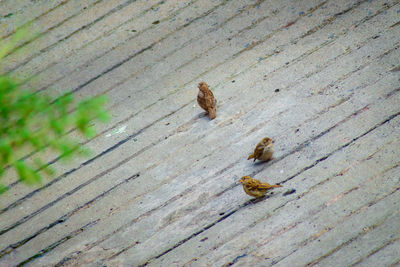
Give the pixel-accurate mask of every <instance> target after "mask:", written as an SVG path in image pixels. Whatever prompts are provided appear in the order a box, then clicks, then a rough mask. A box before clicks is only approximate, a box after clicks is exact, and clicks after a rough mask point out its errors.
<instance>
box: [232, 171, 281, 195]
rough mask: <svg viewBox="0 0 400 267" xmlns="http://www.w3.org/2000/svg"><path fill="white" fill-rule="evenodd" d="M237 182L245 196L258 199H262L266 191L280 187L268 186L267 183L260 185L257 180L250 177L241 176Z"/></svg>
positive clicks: (277, 185)
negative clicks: (241, 186)
mask: <svg viewBox="0 0 400 267" xmlns="http://www.w3.org/2000/svg"><path fill="white" fill-rule="evenodd" d="M239 182H240V183H241V184H242V185H243V189H244V191H245V192H246V194H248V195H250V196H252V197H256V198H260V197H263V196H264V195H265V194H266V193H267V191H269V190H271V189H272V188H276V187H282V186H281V185H279V184H275V185H270V184H268V183H262V182H260V181H259V180H257V179H253V178H251V177H250V176H243V177H242V178H241V179H240V180H239Z"/></svg>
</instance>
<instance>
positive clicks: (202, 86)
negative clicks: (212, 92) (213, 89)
mask: <svg viewBox="0 0 400 267" xmlns="http://www.w3.org/2000/svg"><path fill="white" fill-rule="evenodd" d="M197 87H198V88H199V89H200V91H203V90H207V89H208V85H207V84H206V83H205V82H200V83H199V85H198V86H197Z"/></svg>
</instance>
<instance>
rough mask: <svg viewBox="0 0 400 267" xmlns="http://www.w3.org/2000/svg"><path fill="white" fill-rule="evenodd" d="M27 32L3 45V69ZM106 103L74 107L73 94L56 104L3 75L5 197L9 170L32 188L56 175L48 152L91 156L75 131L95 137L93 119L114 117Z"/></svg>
mask: <svg viewBox="0 0 400 267" xmlns="http://www.w3.org/2000/svg"><path fill="white" fill-rule="evenodd" d="M24 32H25V30H24V29H22V30H18V31H17V32H16V33H15V34H14V36H13V38H12V39H11V40H10V41H8V42H7V43H6V44H4V45H2V44H1V43H0V65H1V63H2V59H4V57H6V56H7V55H8V54H9V53H10V52H11V53H12V51H13V49H14V48H15V45H16V44H17V43H18V42H20V40H21V39H22V38H24ZM17 75H18V74H17ZM106 101H107V99H106V97H105V96H101V97H95V98H91V99H86V100H83V101H81V102H79V103H77V104H74V103H75V101H74V99H73V96H72V95H71V94H65V95H63V96H61V97H59V98H57V99H56V100H55V101H52V100H51V99H50V97H49V96H46V95H45V94H42V93H37V92H34V91H33V90H23V89H22V88H21V86H20V83H19V82H18V81H17V79H16V78H14V77H11V76H10V75H2V76H0V193H3V192H5V191H6V190H7V187H6V186H5V185H4V183H3V182H1V180H2V178H3V176H4V174H5V170H6V169H7V168H14V169H15V170H16V172H17V174H18V176H19V179H20V181H22V182H24V183H26V184H29V185H34V184H39V183H40V182H41V180H42V177H43V175H46V176H52V175H53V174H54V170H53V169H52V168H51V166H49V164H48V163H46V162H44V161H43V159H42V158H41V156H40V155H41V154H44V153H42V152H46V151H48V150H52V151H55V152H56V153H57V155H59V157H58V158H59V159H71V158H73V157H75V156H79V155H87V154H88V151H87V150H86V149H84V148H83V147H82V146H81V144H80V143H79V142H78V141H77V140H75V139H74V138H72V137H71V136H70V135H69V133H70V132H71V131H72V130H74V129H76V130H77V131H78V132H80V133H82V134H83V135H84V136H85V137H87V138H91V137H94V136H95V135H96V132H95V129H94V126H93V121H94V120H100V121H103V122H105V121H107V120H108V118H109V116H108V113H107V112H106V110H105V109H104V106H105V103H106ZM31 152H33V153H31ZM28 153H31V154H29V156H28V157H26V155H27V154H28ZM22 155H25V158H24V157H22Z"/></svg>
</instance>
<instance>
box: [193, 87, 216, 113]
mask: <svg viewBox="0 0 400 267" xmlns="http://www.w3.org/2000/svg"><path fill="white" fill-rule="evenodd" d="M197 87H198V88H199V93H198V94H197V103H199V106H200V107H201V108H202V109H204V110H205V111H206V113H207V114H208V116H209V117H210V120H213V119H215V117H217V100H216V99H215V98H214V94H213V93H212V92H211V90H210V89H209V88H208V85H207V84H206V83H205V82H201V83H199V85H198V86H197Z"/></svg>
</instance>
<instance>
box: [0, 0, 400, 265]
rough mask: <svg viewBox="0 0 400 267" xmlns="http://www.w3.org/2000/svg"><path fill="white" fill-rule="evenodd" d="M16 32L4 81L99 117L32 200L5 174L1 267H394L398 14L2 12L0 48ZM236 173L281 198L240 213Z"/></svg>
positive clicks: (178, 6) (210, 5)
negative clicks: (212, 99) (17, 80)
mask: <svg viewBox="0 0 400 267" xmlns="http://www.w3.org/2000/svg"><path fill="white" fill-rule="evenodd" d="M10 13H12V14H13V15H12V16H7V17H4V16H6V15H8V14H10ZM29 21H33V24H32V27H33V28H34V29H35V31H36V32H38V33H41V35H40V36H39V37H37V38H35V39H32V40H31V41H30V42H29V43H27V44H25V45H24V46H22V49H21V51H22V53H20V54H18V53H14V54H10V55H9V56H8V57H6V58H5V66H4V67H5V68H4V71H6V72H11V73H12V74H16V75H20V76H22V77H25V78H28V80H27V82H26V83H25V85H24V86H26V87H34V88H36V89H38V90H41V91H42V92H46V93H48V94H50V95H52V96H53V97H56V96H58V95H59V94H61V93H63V92H67V91H73V92H75V95H76V96H77V98H78V99H81V98H83V97H86V96H94V95H100V94H107V95H108V96H109V99H110V102H109V106H108V108H109V109H110V111H111V113H112V117H113V119H112V121H111V123H109V124H107V125H98V127H99V129H100V131H99V135H98V136H97V137H96V138H94V139H92V140H90V141H88V142H86V143H85V145H86V146H88V147H90V148H91V149H92V150H93V151H94V157H93V159H77V160H76V161H74V162H72V163H70V164H69V165H67V166H66V165H62V164H60V163H59V162H55V163H54V164H53V165H54V166H55V167H56V168H57V169H58V170H59V174H60V175H59V176H58V177H57V178H55V179H54V180H51V181H47V182H46V184H44V185H43V187H41V188H29V187H26V186H24V185H21V184H19V183H18V182H16V181H17V179H16V176H15V173H12V172H10V173H8V174H7V177H5V179H6V181H7V183H8V184H10V185H11V190H10V191H9V192H7V193H6V194H4V195H1V196H0V204H1V210H0V229H1V230H0V231H1V232H0V251H1V253H0V256H1V258H0V265H1V266H8V265H16V264H21V263H27V264H29V265H34V266H43V265H55V264H57V263H60V264H65V265H75V264H81V265H83V264H86V265H89V266H90V265H92V266H100V265H107V266H116V265H126V266H136V265H143V264H147V265H149V266H183V265H185V266H188V265H193V266H224V265H230V264H234V265H237V266H270V265H278V266H303V265H307V264H311V265H312V264H315V265H318V266H349V265H360V266H390V265H396V264H399V262H400V254H399V251H400V214H399V212H400V210H399V204H400V160H399V158H400V157H399V156H400V71H399V70H400V69H399V67H400V50H399V47H400V42H399V41H400V23H399V22H400V1H398V0H391V1H355V0H353V1H350V0H337V1H333V0H331V1H322V0H302V1H300V0H298V1H261V0H260V1H255V0H253V1H233V0H218V1H217V0H190V1H189V0H187V1H178V0H166V1H156V0H148V1H144V0H137V1H134V0H130V1H128V0H119V1H105V0H103V1H101V0H97V1H94V0H93V1H89V0H86V1H76V0H64V1H28V0H20V1H14V0H3V1H1V2H0V36H1V38H5V39H8V38H10V36H11V35H10V34H12V33H13V32H14V31H15V30H16V29H17V28H18V25H21V24H23V23H27V22H29ZM157 21H159V23H156V22H157ZM153 22H155V23H154V24H153ZM21 55H23V56H21ZM203 80H204V81H206V82H207V83H208V84H209V85H210V86H211V89H212V90H213V92H214V95H215V96H216V98H217V99H218V112H217V118H216V119H215V120H213V121H209V120H208V118H207V117H205V116H204V113H203V111H202V110H201V109H200V108H199V107H198V106H197V103H196V95H197V88H196V85H197V83H198V82H200V81H203ZM276 89H279V92H276V91H277V90H276ZM264 136H270V137H272V138H274V139H275V150H276V153H275V159H274V160H273V161H272V162H269V163H264V164H253V162H250V161H247V160H246V159H247V156H248V155H249V154H250V152H251V151H252V149H253V148H254V146H255V145H256V143H257V142H258V141H259V140H260V139H261V138H262V137H264ZM54 157H55V155H51V154H49V155H48V158H49V160H51V159H53V158H54ZM243 175H252V176H254V177H255V178H257V179H260V180H263V181H268V182H270V183H281V184H282V185H283V186H284V187H283V188H281V189H278V190H275V191H274V194H272V195H271V196H270V197H269V198H267V199H265V200H263V201H261V202H257V203H252V202H250V201H249V200H250V199H251V198H250V197H249V196H247V195H246V194H244V192H243V190H242V188H241V186H239V184H238V183H237V180H238V179H239V178H240V177H241V176H243ZM291 188H295V189H296V192H295V193H294V194H291V195H287V196H283V195H282V193H283V192H285V191H286V190H288V189H291Z"/></svg>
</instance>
